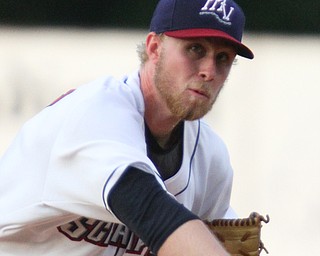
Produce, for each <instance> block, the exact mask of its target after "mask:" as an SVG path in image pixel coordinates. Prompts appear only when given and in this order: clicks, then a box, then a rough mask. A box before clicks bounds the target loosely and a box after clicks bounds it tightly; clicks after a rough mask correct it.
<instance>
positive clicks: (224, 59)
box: [216, 52, 235, 65]
mask: <svg viewBox="0 0 320 256" xmlns="http://www.w3.org/2000/svg"><path fill="white" fill-rule="evenodd" d="M234 58H235V55H234V54H231V53H229V52H220V53H218V54H217V55H216V61H217V63H219V64H224V65H231V64H232V62H233V60H234Z"/></svg>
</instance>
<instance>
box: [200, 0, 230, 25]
mask: <svg viewBox="0 0 320 256" xmlns="http://www.w3.org/2000/svg"><path fill="white" fill-rule="evenodd" d="M233 11H234V7H232V6H228V4H227V0H208V1H207V2H206V4H205V5H204V6H203V7H202V8H201V11H200V13H199V14H200V15H214V16H215V17H216V18H217V19H218V21H220V22H221V23H223V24H225V25H232V22H231V17H232V13H233Z"/></svg>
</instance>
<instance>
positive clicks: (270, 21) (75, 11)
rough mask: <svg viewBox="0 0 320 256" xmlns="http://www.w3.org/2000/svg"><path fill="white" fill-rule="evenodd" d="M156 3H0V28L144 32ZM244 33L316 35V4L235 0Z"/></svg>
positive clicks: (311, 0)
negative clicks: (242, 15) (242, 16)
mask: <svg viewBox="0 0 320 256" xmlns="http://www.w3.org/2000/svg"><path fill="white" fill-rule="evenodd" d="M157 2H158V1H157V0H134V1H132V0H131V1H130V0H126V1H123V0H117V1H110V0H104V1H99V0H67V1H66V0H5V1H4V0H0V25H1V24H2V25H26V26H38V25H40V26H42V25H50V26H79V27H126V28H147V27H148V24H149V20H150V17H151V15H152V11H153V9H154V7H155V5H156V3H157ZM237 2H238V3H239V5H240V6H242V8H243V10H244V11H245V13H246V16H247V26H246V28H247V30H249V31H266V32H273V33H274V32H281V33H284V32H286V33H302V34H315V33H320V1H319V0H294V1H293V0H280V1H279V0H264V1H261V0H251V1H250V0H238V1H237Z"/></svg>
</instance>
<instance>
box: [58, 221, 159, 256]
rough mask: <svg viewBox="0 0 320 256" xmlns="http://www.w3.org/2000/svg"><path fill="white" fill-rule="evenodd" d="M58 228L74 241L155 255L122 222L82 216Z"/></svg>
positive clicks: (133, 252)
mask: <svg viewBox="0 0 320 256" xmlns="http://www.w3.org/2000/svg"><path fill="white" fill-rule="evenodd" d="M58 230H59V232H61V233H62V234H63V235H65V236H66V237H68V238H69V239H70V240H72V241H74V242H80V241H86V242H88V243H91V244H94V245H96V246H100V247H108V246H114V247H117V248H122V249H125V251H126V253H128V254H133V255H144V256H151V255H153V254H152V253H151V252H150V250H148V248H147V247H146V245H145V244H144V243H143V242H142V241H141V239H139V238H138V237H137V236H136V235H135V234H134V233H133V232H131V231H130V230H129V229H128V228H127V227H126V226H124V225H121V224H117V223H111V222H104V221H100V220H95V219H88V218H85V217H81V218H79V219H77V220H75V221H72V222H70V223H67V224H65V225H62V226H59V227H58Z"/></svg>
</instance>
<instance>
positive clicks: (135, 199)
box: [108, 168, 227, 256]
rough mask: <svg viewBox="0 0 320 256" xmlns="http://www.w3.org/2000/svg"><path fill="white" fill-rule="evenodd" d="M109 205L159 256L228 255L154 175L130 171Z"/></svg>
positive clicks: (134, 170)
mask: <svg viewBox="0 0 320 256" xmlns="http://www.w3.org/2000/svg"><path fill="white" fill-rule="evenodd" d="M108 204H109V206H110V208H111V210H112V211H113V213H114V214H115V215H116V216H117V218H118V219H119V220H121V221H122V222H123V223H124V224H125V225H127V226H128V227H129V228H130V229H131V230H132V231H133V232H134V233H136V234H137V235H138V236H139V237H140V238H141V239H142V240H143V242H144V243H145V244H146V245H147V246H148V247H149V248H150V249H151V250H152V251H153V252H154V253H158V255H159V256H171V255H172V256H179V255H181V256H189V255H190V256H191V255H197V256H198V255H208V256H226V255H227V254H226V253H225V252H224V250H223V249H222V247H221V246H220V244H219V242H218V241H217V240H216V239H215V238H214V236H213V235H212V234H211V233H210V231H209V230H208V228H207V227H206V226H205V224H204V223H203V222H202V221H201V220H199V218H198V217H197V216H196V215H194V214H193V213H192V212H190V211H189V210H188V209H186V208H185V207H184V206H183V205H181V204H179V203H178V202H177V201H176V200H175V199H174V198H172V196H170V195H169V194H168V193H167V192H166V191H164V190H163V189H162V187H161V186H160V184H159V183H158V182H157V181H156V179H155V177H154V176H153V175H151V174H148V173H146V172H143V171H141V170H138V169H135V168H129V169H128V170H127V171H126V172H125V173H124V174H123V175H122V177H121V178H120V179H119V181H118V182H117V183H116V185H115V186H114V188H113V189H112V190H111V191H110V194H109V197H108Z"/></svg>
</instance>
